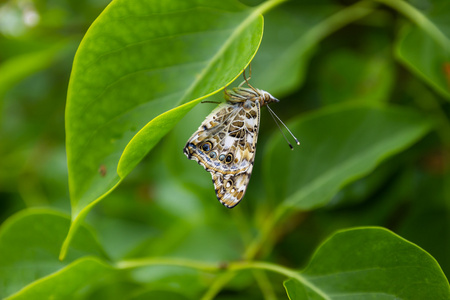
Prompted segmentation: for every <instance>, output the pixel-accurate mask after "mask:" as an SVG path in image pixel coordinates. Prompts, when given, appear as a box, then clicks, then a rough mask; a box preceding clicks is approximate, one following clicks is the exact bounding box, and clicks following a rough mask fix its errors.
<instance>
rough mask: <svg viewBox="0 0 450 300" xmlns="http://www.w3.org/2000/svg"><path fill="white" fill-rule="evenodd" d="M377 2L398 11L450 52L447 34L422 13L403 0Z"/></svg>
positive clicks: (376, 0) (380, 0) (378, 0)
mask: <svg viewBox="0 0 450 300" xmlns="http://www.w3.org/2000/svg"><path fill="white" fill-rule="evenodd" d="M373 1H375V2H379V3H382V4H384V5H387V6H389V7H391V8H393V9H394V10H396V11H398V12H399V13H401V14H402V15H404V16H405V17H407V18H408V19H409V20H410V21H411V22H413V23H415V24H416V25H417V26H418V27H420V28H422V29H423V30H424V31H426V32H427V33H428V34H429V35H430V36H431V37H432V38H433V39H434V40H435V41H436V42H438V43H439V44H440V45H442V46H443V47H444V48H445V49H446V50H450V40H449V39H448V38H447V37H446V36H445V34H444V33H443V32H442V31H441V30H440V29H439V28H438V27H437V26H436V25H435V24H434V23H433V22H432V21H431V20H430V19H429V18H428V17H427V16H425V15H424V14H423V13H422V12H420V11H419V10H418V9H416V8H415V7H414V6H412V5H410V4H409V3H408V2H406V1H403V0H373Z"/></svg>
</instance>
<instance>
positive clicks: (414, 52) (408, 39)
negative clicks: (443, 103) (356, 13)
mask: <svg viewBox="0 0 450 300" xmlns="http://www.w3.org/2000/svg"><path fill="white" fill-rule="evenodd" d="M381 2H385V3H386V4H387V5H390V6H392V7H393V8H395V9H397V10H399V11H400V12H401V13H403V14H404V15H405V16H406V17H408V18H410V19H411V21H412V22H413V23H415V24H416V26H412V25H410V24H407V25H405V26H404V28H403V30H402V31H401V32H400V35H399V39H398V42H397V45H396V56H397V58H398V59H399V60H400V61H401V62H403V63H404V65H405V66H406V67H407V68H408V69H410V70H411V71H412V72H414V73H415V74H417V75H418V76H419V77H420V78H422V79H423V80H425V81H426V82H427V83H428V84H429V85H430V86H431V87H433V88H434V89H435V90H436V91H437V92H439V93H440V94H441V95H443V96H444V97H446V98H447V99H448V100H450V27H449V26H448V18H449V15H450V2H449V1H447V0H432V1H427V2H426V5H423V4H422V5H419V4H418V5H417V9H416V8H414V7H413V6H409V5H407V4H406V2H404V1H398V0H396V1H386V0H383V1H381ZM411 2H413V3H414V2H415V1H411Z"/></svg>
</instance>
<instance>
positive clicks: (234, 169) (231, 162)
mask: <svg viewBox="0 0 450 300" xmlns="http://www.w3.org/2000/svg"><path fill="white" fill-rule="evenodd" d="M243 74H244V79H245V81H244V82H242V83H241V84H240V85H239V86H238V87H235V88H233V89H232V90H231V91H227V89H226V88H225V89H224V93H225V100H226V102H225V103H222V104H220V105H219V106H218V107H217V108H216V109H214V110H213V111H212V112H211V113H210V114H209V115H208V116H207V117H206V119H205V121H203V123H202V124H201V125H200V127H199V128H198V130H197V131H196V132H195V133H194V134H193V135H192V136H191V138H190V139H189V140H188V142H187V143H186V146H185V147H184V149H183V152H184V154H186V156H187V157H188V158H189V159H191V160H195V161H197V162H198V164H199V165H201V166H202V167H204V168H205V170H206V171H208V172H210V173H211V175H212V181H213V184H214V189H215V191H216V195H217V199H219V201H220V203H222V204H223V205H224V206H226V207H228V208H233V207H234V206H236V205H237V204H238V203H239V202H240V201H241V199H242V197H244V194H245V191H246V190H247V186H248V183H249V181H250V176H251V175H252V170H253V163H254V160H255V152H256V142H257V140H258V131H259V122H260V115H261V107H262V106H267V105H268V104H269V103H277V102H279V100H278V99H276V98H275V97H273V96H272V95H271V94H269V93H268V92H266V91H263V90H260V89H257V88H254V87H253V86H251V85H250V84H249V83H248V79H247V78H246V77H245V70H244V73H243ZM250 76H251V75H250ZM249 78H250V77H249ZM244 83H247V85H248V87H243V86H242V85H243V84H244ZM267 107H268V109H269V112H270V113H271V115H272V117H273V115H274V113H273V111H272V110H271V109H270V108H269V106H267ZM275 116H276V115H275ZM276 117H277V119H278V121H280V122H281V120H280V119H279V118H278V116H276ZM274 120H275V118H274ZM275 122H276V120H275ZM281 123H282V124H283V125H284V123H283V122H281ZM277 125H278V123H277ZM278 126H279V125H278ZM289 132H290V131H289ZM291 134H292V133H291ZM283 135H284V134H283ZM294 139H295V140H296V141H297V144H300V143H299V142H298V140H297V139H296V138H295V137H294ZM288 143H289V142H288ZM289 145H290V147H291V148H293V147H292V145H291V144H290V143H289Z"/></svg>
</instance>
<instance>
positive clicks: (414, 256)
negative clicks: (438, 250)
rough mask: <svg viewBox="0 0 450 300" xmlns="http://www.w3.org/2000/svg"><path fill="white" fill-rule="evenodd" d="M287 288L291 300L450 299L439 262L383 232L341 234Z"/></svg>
mask: <svg viewBox="0 0 450 300" xmlns="http://www.w3.org/2000/svg"><path fill="white" fill-rule="evenodd" d="M298 275H299V276H298V277H295V278H292V279H289V280H287V281H285V282H284V286H285V289H286V292H287V293H288V296H289V298H290V299H296V300H297V299H337V298H342V299H449V297H450V287H449V284H448V281H447V279H446V278H445V276H444V274H443V272H442V270H441V269H440V267H439V265H438V263H437V262H436V260H435V259H434V258H433V257H432V256H430V255H429V254H428V253H427V252H425V251H424V250H422V249H421V248H419V247H418V246H416V245H414V244H412V243H410V242H408V241H406V240H404V239H402V238H401V237H399V236H397V235H395V234H394V233H392V232H390V231H388V230H386V229H383V228H367V227H366V228H357V229H350V230H343V231H340V232H338V233H336V234H334V235H333V236H331V237H330V238H329V239H328V240H327V241H325V242H324V243H323V244H322V245H321V246H320V247H319V248H318V249H317V251H316V252H315V253H314V255H313V257H312V259H311V261H310V263H309V265H308V266H307V268H306V269H305V270H304V271H302V272H301V273H300V274H298Z"/></svg>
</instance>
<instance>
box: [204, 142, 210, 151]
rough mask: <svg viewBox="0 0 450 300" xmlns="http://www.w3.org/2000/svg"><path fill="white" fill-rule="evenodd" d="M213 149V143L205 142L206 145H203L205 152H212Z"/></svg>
mask: <svg viewBox="0 0 450 300" xmlns="http://www.w3.org/2000/svg"><path fill="white" fill-rule="evenodd" d="M211 148H212V144H211V142H205V143H204V144H203V145H202V150H203V151H205V152H209V151H211Z"/></svg>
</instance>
